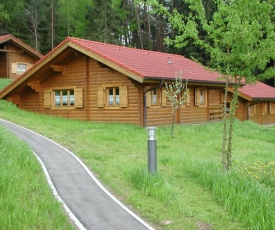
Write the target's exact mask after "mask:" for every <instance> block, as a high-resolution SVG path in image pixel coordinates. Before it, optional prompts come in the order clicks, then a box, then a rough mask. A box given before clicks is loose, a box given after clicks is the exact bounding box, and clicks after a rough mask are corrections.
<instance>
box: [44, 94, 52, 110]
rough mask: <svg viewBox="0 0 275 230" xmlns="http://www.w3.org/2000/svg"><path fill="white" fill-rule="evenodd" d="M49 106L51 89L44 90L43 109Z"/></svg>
mask: <svg viewBox="0 0 275 230" xmlns="http://www.w3.org/2000/svg"><path fill="white" fill-rule="evenodd" d="M50 108H51V90H44V109H50Z"/></svg>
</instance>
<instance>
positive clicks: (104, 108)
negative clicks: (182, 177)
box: [0, 37, 275, 127]
mask: <svg viewBox="0 0 275 230" xmlns="http://www.w3.org/2000/svg"><path fill="white" fill-rule="evenodd" d="M179 72H182V78H183V81H186V80H187V79H188V89H189V92H188V94H187V100H186V103H185V104H184V105H182V106H181V107H180V109H178V110H177V113H176V119H175V122H176V123H177V124H183V123H201V122H208V121H216V120H221V119H222V112H223V109H222V108H223V95H224V89H225V82H224V80H223V79H221V78H220V77H221V74H219V73H217V72H214V71H211V70H209V69H207V68H206V67H204V66H202V65H200V64H199V63H196V62H194V61H192V60H189V59H187V58H185V57H183V56H180V55H174V54H168V53H161V52H154V51H147V50H140V49H134V48H128V47H123V46H117V45H110V44H106V43H100V42H95V41H89V40H84V39H79V38H74V37H67V38H66V39H65V40H64V41H63V42H61V43H60V44H59V45H58V46H57V47H56V48H54V49H53V50H52V51H51V52H50V53H48V54H47V55H45V56H44V57H43V58H42V59H41V60H40V61H38V62H37V63H36V64H35V65H34V66H33V67H32V68H30V69H29V70H28V71H26V72H25V73H24V74H23V75H22V76H21V77H19V78H17V79H16V80H15V81H13V82H12V83H11V84H10V85H8V86H7V87H6V88H5V89H3V90H2V91H1V92H0V99H5V100H8V101H11V102H12V103H14V104H16V105H17V106H18V107H19V108H21V109H25V110H29V111H33V112H39V113H43V114H48V115H56V116H62V117H66V118H74V119H80V120H87V121H93V122H115V123H130V124H136V125H140V126H144V127H146V126H162V125H169V124H171V123H172V108H171V106H170V105H169V101H168V100H167V98H166V95H165V93H164V90H165V84H164V83H169V82H174V80H175V76H176V75H177V73H179ZM246 87H248V88H247V90H244V89H246ZM251 87H252V88H253V89H254V88H257V89H259V90H258V91H259V95H256V94H255V95H254V94H253V92H254V90H253V89H252V90H251V89H250V88H251ZM266 87H269V86H267V85H264V84H263V83H257V84H256V85H254V86H251V85H248V86H243V88H242V90H243V91H241V94H240V100H239V102H240V103H239V107H238V111H237V117H238V118H239V119H240V120H247V119H251V120H253V121H255V122H257V123H259V124H267V123H275V113H274V112H275V111H274V103H275V102H274V101H275V91H274V90H275V89H274V90H270V89H269V88H268V89H269V91H268V92H269V93H268V94H267V95H266V97H264V95H261V90H264V91H263V92H262V93H264V92H265V93H266V92H267V90H266ZM270 88H272V87H270ZM266 102H267V104H268V106H270V107H268V108H270V109H268V110H267V111H266V112H267V113H268V114H269V115H268V118H267V120H265V116H264V115H263V112H261V110H260V109H262V107H261V106H263V105H265V104H266ZM228 103H230V97H228ZM254 107H256V112H255V114H254V116H253V115H252V113H253V112H251V111H254V110H253V109H254ZM256 114H257V115H256ZM261 114H262V115H261ZM266 117H267V116H266Z"/></svg>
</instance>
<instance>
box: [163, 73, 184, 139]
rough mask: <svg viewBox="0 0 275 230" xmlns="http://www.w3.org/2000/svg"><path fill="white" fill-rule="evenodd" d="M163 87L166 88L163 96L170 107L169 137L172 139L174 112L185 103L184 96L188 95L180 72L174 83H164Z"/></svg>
mask: <svg viewBox="0 0 275 230" xmlns="http://www.w3.org/2000/svg"><path fill="white" fill-rule="evenodd" d="M165 86H166V90H165V95H166V97H167V98H168V99H169V101H170V105H171V106H172V114H173V120H172V130H171V137H173V134H174V124H175V114H176V111H177V110H178V109H179V108H180V106H181V105H183V104H184V103H185V101H186V96H187V93H188V89H187V81H186V84H184V83H183V82H182V72H180V73H179V74H176V78H175V82H174V83H171V84H168V83H165ZM182 92H183V93H182Z"/></svg>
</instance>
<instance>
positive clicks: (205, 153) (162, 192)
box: [0, 101, 275, 230]
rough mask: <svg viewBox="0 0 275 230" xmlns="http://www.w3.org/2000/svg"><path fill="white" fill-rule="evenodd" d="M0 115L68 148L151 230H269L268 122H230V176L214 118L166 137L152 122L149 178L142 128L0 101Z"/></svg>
mask: <svg viewBox="0 0 275 230" xmlns="http://www.w3.org/2000/svg"><path fill="white" fill-rule="evenodd" d="M0 118H3V119H7V120H10V121H13V122H15V123H17V124H20V125H23V126H24V127H27V128H30V129H32V130H34V131H36V132H38V133H40V134H42V135H45V136H47V137H48V138H50V139H53V140H55V141H56V142H58V143H59V144H61V145H63V146H65V147H67V148H68V149H70V150H71V151H72V152H74V153H75V154H76V155H77V156H79V157H80V158H81V159H82V160H83V162H84V163H85V164H86V165H87V166H88V167H89V168H90V169H91V171H92V172H94V173H95V174H96V176H98V177H99V178H100V180H101V181H102V182H103V183H104V184H105V185H106V187H107V188H108V189H110V190H111V191H112V192H113V193H114V194H115V195H116V196H117V197H118V198H119V199H120V200H121V201H123V202H124V203H126V204H128V205H129V206H130V207H131V208H132V209H134V210H135V211H136V212H137V213H139V214H140V215H141V217H143V218H144V219H145V220H147V221H148V222H149V223H150V224H152V225H153V226H154V227H155V228H156V229H187V230H189V229H198V228H199V229H210V227H212V229H232V230H233V229H234V230H235V229H261V230H262V229H266V230H269V229H275V223H274V216H275V213H274V212H275V211H274V210H275V160H274V159H275V157H274V156H275V138H274V137H275V128H274V127H262V126H259V125H256V124H254V123H252V122H238V121H236V124H235V133H234V148H233V169H232V171H231V172H230V173H225V172H224V171H223V170H222V168H221V144H222V123H218V122H217V123H209V124H201V125H181V126H176V127H175V135H174V136H175V137H174V138H173V139H171V138H170V131H171V127H168V126H167V127H159V128H158V129H157V155H158V165H157V166H158V173H157V175H154V176H152V175H150V174H148V173H147V130H146V129H144V128H140V127H137V126H134V125H123V124H102V123H92V122H84V121H77V120H69V119H62V118H59V117H51V116H44V115H41V114H35V113H30V112H26V111H22V110H18V109H17V108H16V107H15V106H13V105H12V104H10V103H7V102H6V101H0ZM35 174H36V172H35ZM0 211H1V210H0Z"/></svg>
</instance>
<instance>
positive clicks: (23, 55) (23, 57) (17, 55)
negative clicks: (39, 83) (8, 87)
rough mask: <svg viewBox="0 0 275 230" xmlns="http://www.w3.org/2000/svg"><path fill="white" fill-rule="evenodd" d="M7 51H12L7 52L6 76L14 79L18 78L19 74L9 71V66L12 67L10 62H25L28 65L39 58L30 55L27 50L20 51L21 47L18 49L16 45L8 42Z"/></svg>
mask: <svg viewBox="0 0 275 230" xmlns="http://www.w3.org/2000/svg"><path fill="white" fill-rule="evenodd" d="M8 49H9V51H12V52H7V53H6V54H7V58H8V64H7V68H8V71H7V72H8V74H9V76H8V78H11V79H16V78H18V77H19V76H20V75H17V74H16V73H11V67H12V63H16V62H22V63H27V64H30V65H33V64H34V63H35V62H37V61H38V60H39V58H34V57H32V56H31V55H29V54H28V53H27V52H22V49H19V48H18V47H16V46H14V45H12V44H10V45H9V46H8Z"/></svg>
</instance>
